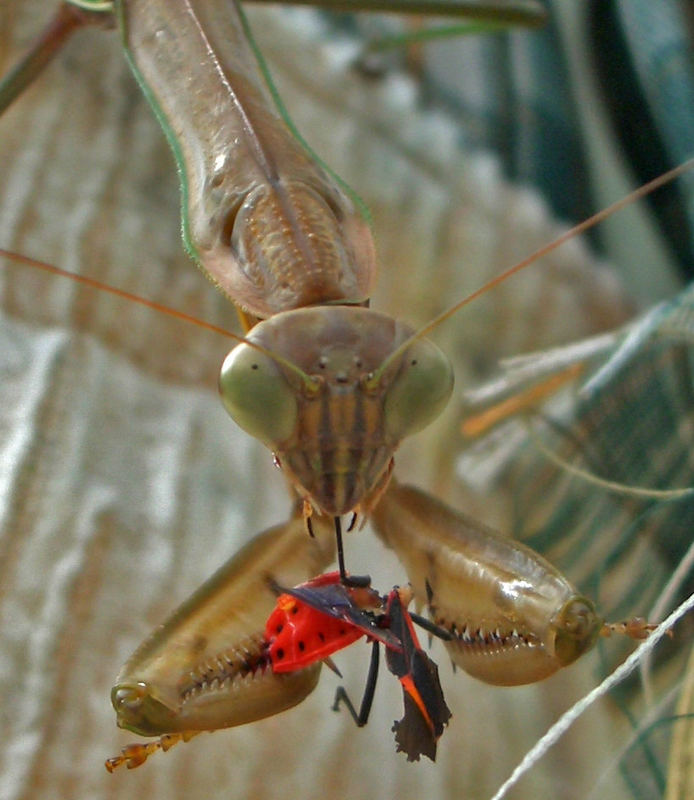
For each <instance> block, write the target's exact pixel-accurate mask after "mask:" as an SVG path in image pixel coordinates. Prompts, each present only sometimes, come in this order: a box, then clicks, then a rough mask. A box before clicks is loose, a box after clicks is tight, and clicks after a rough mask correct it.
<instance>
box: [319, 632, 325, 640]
mask: <svg viewBox="0 0 694 800" xmlns="http://www.w3.org/2000/svg"><path fill="white" fill-rule="evenodd" d="M318 638H319V639H320V640H321V642H324V641H325V634H323V633H321V632H320V631H318Z"/></svg>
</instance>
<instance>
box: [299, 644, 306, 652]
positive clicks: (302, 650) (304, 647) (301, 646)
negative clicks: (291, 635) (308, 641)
mask: <svg viewBox="0 0 694 800" xmlns="http://www.w3.org/2000/svg"><path fill="white" fill-rule="evenodd" d="M305 649H306V645H305V644H304V643H303V642H299V650H301V652H302V653H303V652H304V650H305Z"/></svg>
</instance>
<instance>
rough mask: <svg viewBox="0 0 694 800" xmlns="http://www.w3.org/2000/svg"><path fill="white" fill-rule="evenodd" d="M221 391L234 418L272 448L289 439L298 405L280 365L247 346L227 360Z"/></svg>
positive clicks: (220, 379) (247, 430) (222, 374)
mask: <svg viewBox="0 0 694 800" xmlns="http://www.w3.org/2000/svg"><path fill="white" fill-rule="evenodd" d="M219 391H220V394H221V396H222V402H223V403H224V407H225V408H226V410H227V411H228V412H229V415H230V416H231V418H232V419H233V420H234V422H236V424H237V425H239V426H240V427H241V428H243V429H244V430H245V431H246V432H247V433H249V434H250V435H251V436H254V437H255V438H256V439H259V440H260V441H261V442H263V443H264V444H266V445H268V446H269V447H270V448H274V447H275V446H276V445H277V444H279V443H280V442H283V441H285V440H286V439H288V438H289V437H290V436H291V434H292V431H293V430H294V427H295V425H296V421H297V415H298V411H297V403H296V399H295V396H294V391H293V389H292V387H291V386H290V385H289V384H288V382H287V380H286V378H285V376H284V375H283V374H282V371H281V370H280V368H279V367H278V366H277V363H276V362H275V361H273V360H272V358H270V356H267V355H265V354H264V353H261V352H259V351H258V350H256V349H254V348H252V347H250V346H249V345H247V344H240V345H238V347H235V348H234V349H233V350H232V351H231V352H230V353H229V355H228V356H227V357H226V358H225V359H224V363H223V364H222V370H221V373H220V376H219Z"/></svg>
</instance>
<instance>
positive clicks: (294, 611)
mask: <svg viewBox="0 0 694 800" xmlns="http://www.w3.org/2000/svg"><path fill="white" fill-rule="evenodd" d="M298 613H299V606H292V614H298Z"/></svg>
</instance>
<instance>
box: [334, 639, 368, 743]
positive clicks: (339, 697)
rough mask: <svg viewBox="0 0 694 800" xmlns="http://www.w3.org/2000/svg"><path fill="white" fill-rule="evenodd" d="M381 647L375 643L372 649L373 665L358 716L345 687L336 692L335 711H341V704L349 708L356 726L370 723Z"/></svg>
mask: <svg viewBox="0 0 694 800" xmlns="http://www.w3.org/2000/svg"><path fill="white" fill-rule="evenodd" d="M379 650H380V648H379V646H378V642H374V643H373V645H372V649H371V663H370V664H369V674H368V675H367V677H366V686H365V687H364V696H363V697H362V699H361V706H360V708H359V713H358V714H357V711H356V709H355V708H354V704H353V703H352V701H351V700H350V699H349V695H348V694H347V692H346V691H345V687H344V686H339V687H338V688H337V691H336V692H335V702H334V703H333V705H332V710H333V711H339V710H340V702H343V703H344V704H345V706H347V710H348V711H349V713H350V714H351V715H352V719H353V720H354V722H355V724H356V726H357V727H358V728H363V727H364V725H366V723H367V722H368V721H369V714H370V713H371V706H372V704H373V701H374V693H375V691H376V681H377V680H378V660H379Z"/></svg>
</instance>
